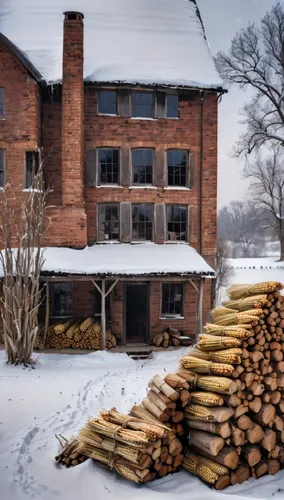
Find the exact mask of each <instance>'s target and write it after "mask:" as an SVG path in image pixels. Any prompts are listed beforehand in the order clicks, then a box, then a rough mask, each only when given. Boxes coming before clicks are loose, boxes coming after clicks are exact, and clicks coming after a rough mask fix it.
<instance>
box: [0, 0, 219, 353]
mask: <svg viewBox="0 0 284 500" xmlns="http://www.w3.org/2000/svg"><path fill="white" fill-rule="evenodd" d="M52 1H53V3H54V5H56V6H57V10H56V8H54V11H53V15H54V16H55V15H56V24H55V27H56V29H54V39H55V40H60V37H61V35H60V34H59V28H58V26H59V24H58V17H59V18H60V19H62V12H61V13H60V12H59V10H60V5H59V6H58V5H57V4H58V3H59V4H60V3H64V4H66V2H60V1H59V2H55V1H54V0H52ZM111 2H112V0H106V2H104V3H105V4H106V6H105V9H106V12H105V15H106V16H107V19H108V23H106V22H105V21H106V18H104V17H103V16H102V15H100V16H99V15H98V16H97V13H96V12H95V11H94V12H89V11H88V10H87V9H86V10H85V11H84V15H85V19H84V15H83V14H82V13H80V12H74V11H71V12H70V11H68V12H65V13H64V16H63V18H64V22H63V27H62V25H60V33H62V35H63V51H62V46H59V45H60V44H59V43H56V44H55V43H54V44H53V45H52V43H51V42H50V40H51V39H52V36H53V35H52V33H53V30H52V25H50V26H48V23H49V21H50V17H48V16H47V18H46V20H41V19H40V16H39V19H38V20H39V26H38V29H39V31H40V35H39V36H42V40H43V41H44V37H45V36H46V40H45V41H46V43H47V44H48V43H50V44H51V45H50V47H48V46H44V43H43V44H42V45H43V46H44V49H42V50H41V51H40V53H39V54H38V53H37V51H35V53H34V52H33V50H31V49H30V48H29V46H28V44H27V41H26V36H32V34H30V35H26V36H24V34H23V32H22V31H21V30H20V29H19V32H18V33H16V32H15V33H10V32H9V26H10V25H9V24H7V28H6V30H3V33H4V32H5V35H6V36H4V34H0V188H1V186H2V187H3V186H4V185H5V182H6V181H7V179H9V181H10V182H11V183H12V184H13V188H14V191H15V194H16V196H19V197H23V196H25V190H29V188H30V187H31V183H32V177H33V173H34V171H35V170H36V169H37V167H38V162H39V153H38V151H39V150H40V149H42V151H43V158H44V175H45V180H46V183H47V185H48V186H49V189H50V193H49V205H50V208H49V209H48V216H49V217H50V219H51V225H50V227H49V230H48V233H47V235H46V239H45V242H44V244H45V246H46V247H48V250H47V253H46V262H45V267H44V269H43V279H44V280H46V281H47V282H48V283H49V314H50V318H51V320H54V319H56V318H57V319H58V318H59V317H60V318H62V317H64V318H65V317H70V316H73V317H77V318H85V317H87V316H90V315H98V316H100V315H101V314H102V313H103V317H106V321H107V323H109V326H110V327H111V329H112V331H113V333H114V334H115V335H116V336H117V337H118V338H119V339H120V341H121V343H123V344H125V343H131V342H142V343H150V342H151V338H152V337H153V335H155V334H156V333H158V332H161V331H163V330H164V329H165V328H166V327H168V326H174V327H177V328H179V329H180V330H181V331H182V332H184V334H186V335H193V334H194V333H195V331H196V328H197V318H198V317H199V320H200V319H201V309H202V307H203V311H204V312H205V313H206V312H208V310H209V308H210V303H211V293H212V289H211V288H212V286H211V285H212V277H213V276H214V271H213V269H212V267H213V268H214V264H215V253H216V195H217V106H218V95H219V94H220V93H222V92H223V91H222V82H221V81H220V78H219V76H218V74H217V72H216V69H215V66H214V63H213V60H212V58H211V55H210V52H209V49H208V45H207V41H206V38H205V34H204V30H203V25H202V21H201V18H200V14H199V11H198V9H197V6H196V3H195V1H194V0H177V1H176V2H175V9H174V11H173V10H172V9H171V7H170V2H165V9H163V12H162V11H161V4H160V3H159V2H158V1H157V0H153V2H152V4H153V5H152V7H153V8H151V9H150V8H149V5H148V7H147V6H146V4H145V5H144V6H142V5H141V3H139V2H138V1H136V0H135V1H133V2H132V3H129V4H127V9H128V10H127V11H125V9H126V7H125V5H126V3H127V2H121V4H122V5H121V11H120V15H119V16H117V15H116V16H115V15H113V18H112V17H111V14H110V11H108V7H110V4H111ZM84 3H85V2H84V0H82V2H81V3H80V9H82V11H83V8H84ZM119 3H120V2H119V1H118V0H117V4H119ZM108 4H109V5H108ZM124 4H125V5H124ZM95 5H96V2H95V1H94V6H95ZM20 8H21V7H20V5H19V9H20ZM103 8H104V7H102V9H103ZM94 9H95V7H94ZM131 9H132V10H131ZM139 9H140V10H139ZM143 9H144V10H143ZM147 9H148V10H149V9H150V12H146V11H147ZM39 10H40V8H39ZM126 13H127V15H126ZM146 13H147V16H146ZM116 14H117V13H116ZM60 16H61V17H60ZM88 16H89V17H88ZM131 21H133V24H131ZM40 22H41V23H42V24H41V25H40ZM50 22H51V21H50ZM84 22H85V25H86V27H85V28H84ZM145 23H146V25H144V24H145ZM23 24H24V23H23ZM45 25H47V26H48V36H47V33H45V29H47V28H46V27H45ZM129 26H130V27H129ZM131 26H132V28H131ZM4 28H5V24H4ZM146 28H147V29H146ZM56 30H57V31H56ZM115 30H117V32H116V35H117V36H116V37H115V38H114V37H113V33H115ZM84 33H85V35H86V36H85V43H84ZM102 33H103V34H104V37H103V43H102V42H101V44H100V46H99V48H98V47H97V44H96V42H97V39H96V38H93V37H95V35H96V34H102ZM57 35H58V36H57ZM131 37H132V38H131ZM12 40H13V41H12ZM29 42H31V40H30V39H29ZM36 43H37V41H36V40H34V44H35V45H36ZM15 44H17V45H15ZM62 52H63V54H62V56H61V54H60V53H62ZM53 56H54V57H53ZM61 67H62V71H61V69H60V68H61ZM51 247H60V248H56V249H54V248H51ZM85 247H87V248H85ZM82 249H84V250H82ZM74 263H75V264H74ZM207 278H208V279H207ZM94 283H96V285H95V286H94ZM203 284H204V285H205V286H204V293H203ZM110 288H111V292H110V293H109V294H108V296H107V298H106V300H104V299H105V295H106V293H107V291H108V290H110ZM100 291H102V292H104V293H103V294H102V296H101V294H100ZM202 295H203V297H204V298H203V305H202V300H201V297H202ZM102 297H103V300H102ZM104 312H105V314H104Z"/></svg>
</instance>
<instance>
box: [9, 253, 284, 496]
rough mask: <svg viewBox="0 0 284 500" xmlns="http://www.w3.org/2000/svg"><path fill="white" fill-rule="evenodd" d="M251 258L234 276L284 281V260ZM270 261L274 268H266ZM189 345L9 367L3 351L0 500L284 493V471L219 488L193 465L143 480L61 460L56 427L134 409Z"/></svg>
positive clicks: (48, 358) (47, 357) (69, 428)
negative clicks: (148, 355) (138, 356)
mask: <svg viewBox="0 0 284 500" xmlns="http://www.w3.org/2000/svg"><path fill="white" fill-rule="evenodd" d="M245 261H246V262H244V259H242V260H238V261H234V262H233V265H234V268H235V276H234V278H233V280H232V281H234V282H239V283H240V282H243V283H249V282H252V283H253V282H257V281H263V280H271V279H273V280H274V279H275V280H279V281H282V282H284V263H282V264H283V267H282V269H280V268H277V266H280V263H279V262H275V259H245ZM269 262H270V266H272V267H273V269H260V268H261V267H268V263H269ZM264 263H266V264H267V266H264ZM244 267H245V269H243V268H244ZM250 267H251V268H253V267H254V268H255V269H249V268H250ZM184 350H185V349H180V350H177V351H172V352H163V353H162V352H161V353H154V355H153V359H150V360H147V361H133V360H132V359H130V358H129V357H128V356H127V355H126V354H118V353H116V354H114V353H107V352H104V353H100V352H97V353H93V354H88V355H62V354H41V355H39V354H37V355H35V358H36V359H37V361H38V363H37V366H36V368H35V369H28V368H22V367H11V366H7V365H6V364H5V355H4V352H3V351H0V455H1V460H0V500H26V499H28V498H34V499H36V500H58V499H60V500H79V499H81V498H82V499H84V500H105V499H109V500H114V499H115V500H174V499H175V498H176V496H178V498H179V500H189V499H190V498H191V499H194V500H203V499H204V498H207V499H209V500H215V499H219V500H220V499H221V498H223V499H224V500H237V499H238V500H240V499H242V500H248V499H250V498H261V499H270V498H273V499H282V500H283V498H284V471H282V472H280V473H278V474H277V475H276V476H265V477H263V478H261V479H260V480H258V481H257V482H256V481H254V480H252V479H250V480H249V481H248V482H246V483H244V484H242V485H239V486H234V487H230V488H228V489H226V490H225V491H224V492H216V491H214V490H211V489H209V487H208V486H206V485H204V484H203V483H202V482H201V481H200V480H199V479H198V478H196V477H194V476H191V475H190V474H189V473H187V472H185V471H182V472H179V473H178V474H174V475H171V476H168V477H166V478H163V479H160V480H158V481H155V482H153V483H149V484H147V485H143V486H137V485H134V484H132V483H129V482H127V481H125V480H123V479H122V478H121V477H118V476H117V475H115V474H114V473H111V472H109V471H107V470H106V469H105V468H104V467H103V466H100V465H97V464H94V463H92V462H91V461H90V460H89V461H87V462H86V463H84V464H81V465H80V466H77V467H74V468H73V469H64V468H60V467H58V466H56V464H55V461H54V456H55V455H56V454H57V452H58V449H59V444H58V442H57V440H56V438H55V434H59V433H62V434H63V435H64V436H66V437H67V438H69V437H71V436H72V434H74V433H76V431H78V429H80V427H81V426H82V425H83V424H84V423H85V422H86V420H87V419H88V417H91V416H95V415H97V414H98V411H99V409H100V408H106V409H109V408H112V407H113V406H115V407H116V408H117V409H118V410H120V411H122V412H127V411H128V410H129V409H130V408H131V406H132V405H133V404H134V403H135V402H138V401H140V400H141V399H142V398H143V397H144V394H145V391H146V387H147V383H148V380H149V379H150V378H151V377H152V376H153V375H154V374H155V373H160V374H161V375H162V374H163V373H165V372H169V371H172V370H174V369H175V367H176V366H177V363H178V358H179V357H180V356H181V355H182V353H183V352H184Z"/></svg>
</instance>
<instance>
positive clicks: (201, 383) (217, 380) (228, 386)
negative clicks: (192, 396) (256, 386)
mask: <svg viewBox="0 0 284 500" xmlns="http://www.w3.org/2000/svg"><path fill="white" fill-rule="evenodd" d="M196 385H197V387H199V388H200V389H204V390H205V391H212V392H218V393H220V394H234V393H235V392H237V390H238V384H237V383H236V382H235V381H234V380H231V379H230V378H225V377H206V376H199V377H197V382H196Z"/></svg>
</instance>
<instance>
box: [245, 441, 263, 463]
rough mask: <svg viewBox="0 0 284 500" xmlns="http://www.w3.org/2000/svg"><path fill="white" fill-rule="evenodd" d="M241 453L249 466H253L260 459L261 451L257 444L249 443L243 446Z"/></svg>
mask: <svg viewBox="0 0 284 500" xmlns="http://www.w3.org/2000/svg"><path fill="white" fill-rule="evenodd" d="M243 454H244V456H245V458H246V460H247V463H248V464H249V466H250V467H254V466H255V465H256V464H258V462H260V460H261V453H260V450H259V448H258V447H257V446H253V445H251V444H249V445H247V446H245V447H244V448H243Z"/></svg>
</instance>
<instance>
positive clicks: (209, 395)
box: [191, 391, 224, 406]
mask: <svg viewBox="0 0 284 500" xmlns="http://www.w3.org/2000/svg"><path fill="white" fill-rule="evenodd" d="M191 402H192V403H195V404H199V405H202V406H222V405H223V404H224V399H223V398H222V397H221V396H220V395H219V394H215V393H214V392H198V391H194V392H192V393H191Z"/></svg>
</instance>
